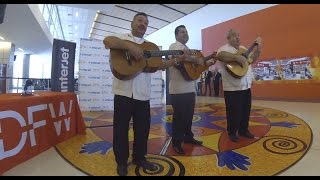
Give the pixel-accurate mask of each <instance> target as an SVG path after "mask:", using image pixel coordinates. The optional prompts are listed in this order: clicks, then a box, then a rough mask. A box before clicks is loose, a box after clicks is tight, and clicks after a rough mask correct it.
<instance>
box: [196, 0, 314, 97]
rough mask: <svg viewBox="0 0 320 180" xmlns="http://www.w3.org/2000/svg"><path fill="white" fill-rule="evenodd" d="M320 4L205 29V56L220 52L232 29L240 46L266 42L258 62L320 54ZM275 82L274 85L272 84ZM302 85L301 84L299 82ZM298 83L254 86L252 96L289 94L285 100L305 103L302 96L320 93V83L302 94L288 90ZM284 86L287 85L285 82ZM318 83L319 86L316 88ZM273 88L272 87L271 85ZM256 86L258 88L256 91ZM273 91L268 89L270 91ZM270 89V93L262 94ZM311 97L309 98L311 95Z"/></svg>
mask: <svg viewBox="0 0 320 180" xmlns="http://www.w3.org/2000/svg"><path fill="white" fill-rule="evenodd" d="M319 22H320V4H312V5H311V4H307V5H303V4H294V5H292V4H284V5H277V6H273V7H269V8H266V9H263V10H260V11H257V12H254V13H251V14H248V15H244V16H240V17H238V18H235V19H232V20H229V21H226V22H223V23H220V24H217V25H214V26H211V27H208V28H205V29H203V30H202V47H203V53H204V55H208V54H210V53H211V52H212V51H213V50H218V48H219V47H220V46H222V45H223V44H225V43H226V42H227V40H226V33H227V31H228V30H229V29H230V28H233V29H236V30H238V31H239V33H240V38H241V44H243V45H245V46H247V47H248V46H250V45H251V44H252V42H253V41H254V40H255V38H256V37H257V36H261V37H262V39H263V47H262V53H261V55H260V58H259V61H266V60H270V59H274V58H276V59H282V58H290V57H301V56H313V55H319V53H320V45H319V44H320V23H319ZM273 82H275V81H273ZM300 82H301V81H300ZM300 82H297V83H289V84H286V86H283V85H282V84H280V83H279V82H276V83H274V85H272V86H270V82H269V83H264V82H262V83H260V82H259V83H254V84H253V87H252V89H253V96H256V97H266V95H268V96H267V97H266V98H277V97H281V95H282V94H284V93H286V99H289V100H292V99H297V98H298V99H303V100H305V98H301V93H302V94H307V93H310V92H309V91H310V88H311V89H312V91H313V92H320V86H319V83H320V82H319V81H313V82H312V83H303V88H302V89H301V88H300V90H299V91H292V92H291V91H289V92H288V88H290V89H291V88H295V87H296V86H297V87H298V85H297V84H299V83H300ZM283 83H285V82H284V81H283ZM314 83H316V84H314ZM271 84H272V83H271ZM255 86H256V87H255ZM271 87H272V89H269V88H271ZM264 89H269V91H268V93H265V92H264V91H263V90H264ZM312 94H313V95H311V97H309V99H319V100H320V93H312ZM308 96H310V95H309V94H308Z"/></svg>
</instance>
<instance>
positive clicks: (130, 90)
mask: <svg viewBox="0 0 320 180" xmlns="http://www.w3.org/2000/svg"><path fill="white" fill-rule="evenodd" d="M114 36H116V37H118V38H120V39H123V40H128V41H132V42H135V43H137V44H142V43H143V42H144V41H145V39H144V38H140V37H134V36H133V35H132V33H126V34H117V35H114ZM112 93H114V94H116V95H121V96H126V97H129V98H131V97H133V99H136V100H140V101H148V100H150V94H151V73H144V72H141V73H139V74H138V75H137V76H135V77H134V78H133V79H130V80H120V79H118V78H116V77H115V76H113V82H112Z"/></svg>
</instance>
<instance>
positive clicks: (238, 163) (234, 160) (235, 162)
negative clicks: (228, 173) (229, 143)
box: [217, 151, 251, 171]
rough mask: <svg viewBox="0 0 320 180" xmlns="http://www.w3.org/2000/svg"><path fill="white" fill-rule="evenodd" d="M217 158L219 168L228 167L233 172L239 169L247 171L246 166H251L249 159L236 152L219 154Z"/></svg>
mask: <svg viewBox="0 0 320 180" xmlns="http://www.w3.org/2000/svg"><path fill="white" fill-rule="evenodd" d="M217 157H218V166H219V167H224V166H227V167H228V168H229V169H231V170H235V169H236V167H237V168H239V169H241V170H244V171H247V170H248V168H247V167H246V165H251V163H250V162H249V161H248V159H249V157H247V156H244V155H241V154H239V153H237V152H234V151H225V152H218V154H217Z"/></svg>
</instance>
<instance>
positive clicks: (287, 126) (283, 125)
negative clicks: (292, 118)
mask: <svg viewBox="0 0 320 180" xmlns="http://www.w3.org/2000/svg"><path fill="white" fill-rule="evenodd" d="M298 125H300V124H295V123H291V122H287V121H283V122H273V123H271V126H279V127H286V128H295V127H297V126H298Z"/></svg>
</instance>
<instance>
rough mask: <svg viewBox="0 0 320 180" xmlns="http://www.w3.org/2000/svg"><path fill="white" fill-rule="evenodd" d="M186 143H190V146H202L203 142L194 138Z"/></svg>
mask: <svg viewBox="0 0 320 180" xmlns="http://www.w3.org/2000/svg"><path fill="white" fill-rule="evenodd" d="M184 143H188V144H195V145H202V143H203V142H202V141H198V140H196V139H194V138H192V139H191V140H185V141H184Z"/></svg>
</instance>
